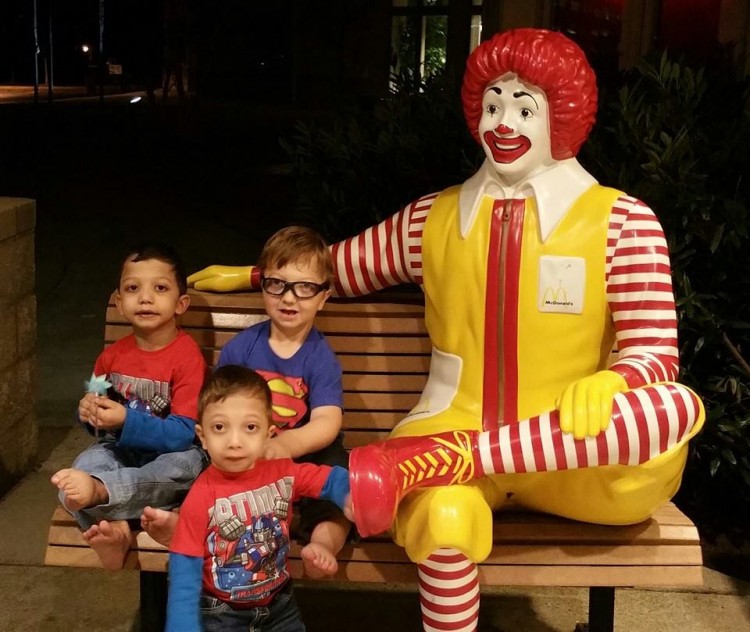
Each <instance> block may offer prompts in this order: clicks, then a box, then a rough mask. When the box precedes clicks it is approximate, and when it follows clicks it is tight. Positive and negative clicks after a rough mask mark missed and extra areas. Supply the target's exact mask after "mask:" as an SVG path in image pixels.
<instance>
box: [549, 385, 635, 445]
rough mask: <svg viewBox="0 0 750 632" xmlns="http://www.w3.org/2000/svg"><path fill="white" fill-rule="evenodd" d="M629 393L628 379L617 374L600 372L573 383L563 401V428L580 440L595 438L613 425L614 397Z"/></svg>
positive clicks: (561, 407)
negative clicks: (611, 419)
mask: <svg viewBox="0 0 750 632" xmlns="http://www.w3.org/2000/svg"><path fill="white" fill-rule="evenodd" d="M627 390H628V385H627V382H625V378H624V377H622V375H620V374H619V373H615V372H614V371H599V372H598V373H594V375H590V376H588V377H584V378H583V379H580V380H577V381H576V382H573V383H572V384H571V385H570V386H568V387H567V388H566V389H565V392H564V393H563V396H562V401H561V402H560V429H561V430H562V431H563V432H572V433H573V437H575V438H576V439H584V438H586V437H595V436H596V435H598V434H599V433H600V432H602V431H604V430H606V429H607V426H609V420H610V417H612V399H613V398H614V396H615V395H617V393H624V392H625V391H627Z"/></svg>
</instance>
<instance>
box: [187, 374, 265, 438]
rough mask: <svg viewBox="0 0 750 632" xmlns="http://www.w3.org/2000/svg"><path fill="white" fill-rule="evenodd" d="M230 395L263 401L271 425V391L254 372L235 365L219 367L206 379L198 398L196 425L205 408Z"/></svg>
mask: <svg viewBox="0 0 750 632" xmlns="http://www.w3.org/2000/svg"><path fill="white" fill-rule="evenodd" d="M231 395H247V396H248V397H253V398H258V399H261V400H263V403H264V404H265V408H266V410H267V412H268V423H269V424H270V423H271V389H270V388H268V384H267V383H266V381H265V380H264V379H263V378H262V377H261V376H260V375H258V374H257V373H256V372H255V371H253V370H252V369H248V368H247V367H244V366H239V365H236V364H227V365H225V366H222V367H219V368H218V369H216V370H215V371H214V372H213V373H211V374H210V375H209V376H208V377H207V378H206V381H205V382H204V383H203V388H201V393H200V395H199V396H198V423H200V421H201V419H202V417H203V413H204V412H205V410H206V406H208V405H209V404H215V403H216V402H221V401H223V400H225V399H226V398H227V397H229V396H231Z"/></svg>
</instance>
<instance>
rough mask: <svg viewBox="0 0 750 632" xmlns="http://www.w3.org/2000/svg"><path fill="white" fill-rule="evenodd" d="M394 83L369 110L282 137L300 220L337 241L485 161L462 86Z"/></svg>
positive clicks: (439, 81) (405, 79)
mask: <svg viewBox="0 0 750 632" xmlns="http://www.w3.org/2000/svg"><path fill="white" fill-rule="evenodd" d="M393 83H394V86H395V89H394V91H393V92H392V93H391V94H390V95H389V97H388V98H385V99H383V100H381V101H379V102H377V103H376V104H375V106H374V107H373V108H371V110H370V111H363V109H362V108H361V107H359V108H356V107H350V108H348V109H346V110H344V111H343V112H340V113H338V114H336V115H333V116H331V117H330V118H327V119H323V120H319V121H312V122H300V123H298V124H297V125H296V127H295V132H294V134H293V135H292V136H291V137H290V138H287V139H284V140H282V147H283V148H284V150H285V151H286V152H287V154H288V155H289V157H290V158H291V161H292V166H293V174H294V179H295V184H296V188H297V194H298V202H297V209H296V218H295V219H296V221H298V222H300V223H303V224H306V225H309V226H313V227H315V228H316V229H318V230H319V231H320V232H321V233H322V234H323V235H325V237H326V238H327V239H328V240H329V241H331V242H333V241H338V240H340V239H343V238H345V237H350V236H351V235H355V234H357V233H358V232H360V231H361V230H362V229H364V228H367V227H368V226H372V225H373V224H375V223H377V222H380V221H381V220H383V219H385V218H386V217H388V216H390V215H392V214H393V213H395V212H396V211H398V210H399V209H400V208H402V207H403V206H404V205H406V204H408V203H409V202H411V201H412V200H415V199H416V198H418V197H419V196H421V195H426V194H428V193H432V192H435V191H440V190H441V189H444V188H445V187H447V186H450V185H452V184H456V183H457V182H461V181H462V180H463V179H465V178H466V177H467V176H468V175H470V174H471V173H473V172H474V171H475V170H476V169H477V168H478V166H479V165H480V164H481V151H480V149H479V147H478V146H477V144H476V143H475V142H474V140H473V139H472V138H471V136H470V135H469V132H468V131H467V130H466V124H465V123H464V119H463V113H462V111H461V105H460V98H459V87H458V85H456V84H455V83H452V82H450V81H449V80H448V79H447V78H446V77H444V76H438V77H434V78H432V79H430V80H429V81H427V82H426V83H421V82H418V81H415V80H414V79H412V78H410V76H409V75H400V76H398V77H393Z"/></svg>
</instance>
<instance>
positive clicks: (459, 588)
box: [417, 549, 479, 632]
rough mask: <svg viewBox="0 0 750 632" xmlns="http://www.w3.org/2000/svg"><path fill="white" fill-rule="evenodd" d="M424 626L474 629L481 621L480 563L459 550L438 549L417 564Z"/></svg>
mask: <svg viewBox="0 0 750 632" xmlns="http://www.w3.org/2000/svg"><path fill="white" fill-rule="evenodd" d="M417 570H418V572H419V601H420V605H421V608H422V625H423V627H424V629H425V630H426V631H427V632H443V631H445V630H450V631H451V632H473V630H476V628H477V621H478V620H479V578H478V576H477V565H476V564H474V563H473V562H470V561H469V560H468V559H467V558H466V556H465V555H464V554H463V553H461V552H459V551H457V550H456V549H440V550H438V551H435V552H434V553H433V554H432V555H430V557H428V558H427V560H425V561H424V562H422V563H421V564H419V565H418V567H417Z"/></svg>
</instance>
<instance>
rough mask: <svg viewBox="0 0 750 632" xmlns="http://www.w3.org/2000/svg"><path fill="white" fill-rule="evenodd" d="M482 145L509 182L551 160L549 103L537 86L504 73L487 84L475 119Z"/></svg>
mask: <svg viewBox="0 0 750 632" xmlns="http://www.w3.org/2000/svg"><path fill="white" fill-rule="evenodd" d="M479 138H480V142H481V144H482V149H484V153H485V155H486V156H487V159H488V160H489V161H490V164H491V165H492V166H493V168H494V169H495V171H497V173H498V174H499V175H500V176H501V178H503V179H504V180H505V182H506V183H507V184H509V185H514V184H516V183H517V182H518V181H520V180H522V179H526V178H528V177H529V176H533V175H535V174H536V173H540V172H542V171H544V170H546V169H547V168H548V167H550V166H551V165H552V164H554V162H555V161H554V159H553V158H552V145H551V142H550V132H549V104H548V102H547V96H546V95H545V94H544V92H543V91H542V90H540V89H539V88H537V87H535V86H532V85H530V84H528V83H526V82H524V81H521V80H520V79H519V78H518V76H517V75H515V74H513V73H507V74H505V75H503V77H501V78H500V79H498V80H497V81H493V82H492V83H491V84H489V85H488V86H487V89H486V90H485V92H484V96H483V97H482V115H481V118H480V119H479Z"/></svg>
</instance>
